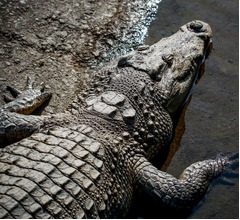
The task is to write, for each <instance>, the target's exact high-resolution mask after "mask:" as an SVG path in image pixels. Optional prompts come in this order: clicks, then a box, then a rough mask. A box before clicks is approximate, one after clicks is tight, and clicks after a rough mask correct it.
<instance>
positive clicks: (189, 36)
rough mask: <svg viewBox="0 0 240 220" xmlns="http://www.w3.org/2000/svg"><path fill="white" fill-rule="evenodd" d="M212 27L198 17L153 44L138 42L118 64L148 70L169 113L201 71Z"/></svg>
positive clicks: (180, 101)
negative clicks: (134, 48)
mask: <svg viewBox="0 0 240 220" xmlns="http://www.w3.org/2000/svg"><path fill="white" fill-rule="evenodd" d="M211 36H212V31H211V28H210V26H209V25H208V24H206V23H204V22H202V21H192V22H189V23H187V24H185V25H183V26H182V27H180V29H179V31H178V32H176V33H175V34H173V35H172V36H170V37H167V38H163V39H161V40H160V41H159V42H157V43H156V44H154V45H152V46H151V47H150V46H146V45H144V46H140V47H139V48H138V49H137V50H136V51H133V52H131V53H130V54H128V55H127V56H125V57H123V58H121V59H120V60H119V62H118V66H119V67H121V66H131V67H133V68H135V69H137V70H141V71H144V72H146V73H147V74H149V76H150V77H151V79H152V80H153V82H154V85H155V91H157V92H158V93H159V94H160V97H161V100H160V101H161V102H162V105H163V106H164V107H165V108H166V110H167V111H168V112H169V113H170V114H174V113H175V112H177V111H178V110H179V109H180V108H181V107H182V106H183V105H184V103H185V102H186V101H187V100H188V98H189V96H190V94H191V91H192V88H193V86H194V85H195V84H196V83H197V82H198V80H199V79H200V78H201V76H202V74H203V72H204V64H205V59H206V58H207V57H208V55H209V54H210V52H211V49H212V41H211Z"/></svg>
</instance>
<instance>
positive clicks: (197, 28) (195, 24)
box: [188, 21, 206, 32]
mask: <svg viewBox="0 0 240 220" xmlns="http://www.w3.org/2000/svg"><path fill="white" fill-rule="evenodd" d="M188 29H189V30H190V31H194V32H205V31H206V29H205V28H204V27H203V24H202V22H200V21H192V22H190V24H189V26H188Z"/></svg>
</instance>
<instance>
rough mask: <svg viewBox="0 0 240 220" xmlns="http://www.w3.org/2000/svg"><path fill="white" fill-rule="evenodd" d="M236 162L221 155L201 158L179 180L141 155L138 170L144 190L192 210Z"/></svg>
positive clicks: (166, 201)
mask: <svg viewBox="0 0 240 220" xmlns="http://www.w3.org/2000/svg"><path fill="white" fill-rule="evenodd" d="M233 163H234V162H233V161H231V158H230V159H229V158H227V157H221V156H219V157H217V158H216V159H213V160H204V161H200V162H197V163H194V164H192V165H191V166H189V167H188V168H186V169H185V170H184V171H183V173H182V174H181V176H180V178H179V179H177V178H175V177H173V176H172V175H170V174H168V173H166V172H163V171H160V170H158V169H157V168H156V167H154V166H153V165H152V164H150V163H149V162H148V161H147V160H146V159H145V158H141V159H138V160H137V163H136V166H135V171H136V178H137V183H138V185H139V186H140V187H141V189H143V190H144V191H146V192H147V193H148V194H150V195H151V196H153V197H154V198H156V199H158V201H159V202H161V203H163V204H165V205H167V206H169V207H173V208H176V209H182V210H189V209H192V208H193V207H194V206H195V205H196V204H197V203H198V202H199V201H200V199H201V198H202V197H203V196H204V194H205V193H206V191H207V189H208V186H209V185H210V184H211V182H212V181H213V179H215V178H216V177H218V176H219V175H220V174H221V173H222V172H223V171H224V170H226V169H227V168H228V167H229V166H230V165H231V164H233Z"/></svg>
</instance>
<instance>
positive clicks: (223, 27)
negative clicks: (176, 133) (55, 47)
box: [145, 0, 239, 218]
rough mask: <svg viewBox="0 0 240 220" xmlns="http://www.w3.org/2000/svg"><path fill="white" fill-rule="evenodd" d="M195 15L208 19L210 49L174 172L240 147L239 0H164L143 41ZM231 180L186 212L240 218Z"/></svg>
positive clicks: (236, 188)
mask: <svg viewBox="0 0 240 220" xmlns="http://www.w3.org/2000/svg"><path fill="white" fill-rule="evenodd" d="M195 19H198V20H202V21H205V22H207V23H209V24H210V25H211V27H212V29H213V43H214V50H213V52H212V54H211V55H210V58H209V59H208V60H207V62H206V72H205V75H204V77H203V78H202V80H201V81H200V83H198V85H197V88H196V89H195V92H194V95H193V99H192V102H191V104H190V107H189V108H188V111H187V114H186V132H185V134H184V137H183V140H182V145H181V147H180V149H179V151H178V152H177V153H176V154H175V157H174V159H173V160H172V163H171V165H170V166H169V168H168V172H169V173H171V174H173V175H175V176H178V175H179V174H180V173H181V172H182V171H183V170H184V169H185V168H186V167H187V166H189V165H190V164H191V163H193V162H196V161H198V160H203V159H207V158H211V157H215V155H216V154H217V153H218V152H223V153H232V152H236V151H239V148H238V146H239V109H238V108H239V96H238V95H239V84H238V83H239V75H238V73H239V55H238V52H239V2H238V0H229V1H219V0H201V1H200V0H191V1H189V0H188V1H187V0H162V2H160V4H159V11H158V14H157V17H156V20H155V21H154V22H153V23H152V24H151V26H150V29H149V36H148V37H147V39H146V41H145V43H146V44H150V45H151V44H153V43H155V42H156V41H158V40H159V39H160V38H162V37H166V36H169V35H171V34H172V33H173V32H176V31H177V29H178V28H179V27H180V26H181V25H183V24H185V23H187V22H189V21H191V20H195ZM231 180H232V181H233V182H234V185H233V186H229V185H226V184H222V183H221V181H220V179H218V180H216V181H215V182H214V184H213V185H212V187H211V189H210V190H209V192H208V193H207V195H206V197H205V198H204V200H203V201H202V202H201V204H200V205H199V206H198V207H196V209H195V210H194V211H193V213H192V214H190V215H188V218H239V184H238V183H239V182H238V181H239V180H238V178H234V179H231ZM162 211H163V210H159V212H162Z"/></svg>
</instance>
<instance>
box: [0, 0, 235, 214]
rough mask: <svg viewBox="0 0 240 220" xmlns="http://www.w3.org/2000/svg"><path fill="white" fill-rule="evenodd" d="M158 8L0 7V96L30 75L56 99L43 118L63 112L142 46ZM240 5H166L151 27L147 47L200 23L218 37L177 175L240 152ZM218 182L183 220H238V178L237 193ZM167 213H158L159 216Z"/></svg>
mask: <svg viewBox="0 0 240 220" xmlns="http://www.w3.org/2000/svg"><path fill="white" fill-rule="evenodd" d="M154 2H156V3H157V2H158V1H156V0H155V1H150V0H149V1H146V0H145V1H144V0H136V1H127V0H121V1H118V0H72V1H66V0H65V1H62V0H57V1H56V0H49V1H44V0H38V1H35V0H1V1H0V68H1V72H0V89H1V93H4V92H5V86H6V85H14V86H15V87H17V88H24V85H25V81H26V76H31V77H32V78H33V79H34V80H35V81H36V83H37V84H39V83H40V82H41V81H44V82H45V84H46V89H47V90H48V91H51V92H53V93H54V95H53V98H52V100H51V102H50V103H49V106H47V108H46V110H45V112H44V114H48V113H53V112H62V111H63V110H64V109H66V107H67V106H68V104H69V103H71V100H72V99H73V98H74V96H75V95H76V93H78V92H79V91H81V90H82V89H83V87H84V84H86V83H87V81H88V80H89V76H91V74H92V73H93V72H94V71H95V69H98V68H100V67H101V66H103V65H105V64H106V63H107V62H108V61H109V60H110V59H112V58H113V57H116V56H118V55H120V54H123V53H126V52H127V51H128V50H130V49H131V48H132V47H135V46H137V45H139V44H141V43H142V42H143V39H144V37H145V34H146V31H147V29H146V26H147V24H149V23H150V21H151V15H152V12H154V11H155V10H156V8H157V4H156V3H154ZM238 4H239V3H238V1H237V0H231V1H221V3H219V1H218V0H201V1H200V0H191V1H186V0H185V1H184V0H162V1H161V2H160V4H159V10H158V14H157V17H156V20H155V21H154V22H153V23H152V24H151V26H150V28H149V33H148V37H147V38H146V40H145V41H146V44H153V43H154V42H156V41H158V40H159V39H160V38H162V37H166V36H168V35H171V34H172V33H173V32H175V31H176V30H177V29H178V28H179V27H180V26H181V25H183V24H185V23H187V22H189V21H190V20H195V19H200V20H203V21H205V22H208V23H209V24H210V25H211V26H212V29H213V32H214V38H213V42H214V50H213V53H212V55H211V56H210V59H209V60H208V61H207V63H206V66H207V67H206V74H205V76H204V77H203V79H202V80H201V82H200V83H199V84H198V87H197V88H196V90H195V93H194V97H193V100H192V103H191V105H190V107H189V109H188V111H187V115H186V118H187V123H186V126H187V127H186V132H185V135H184V138H183V141H182V146H181V148H180V150H179V151H178V152H177V154H176V155H175V157H174V158H173V161H172V163H171V165H170V167H169V168H168V171H169V172H170V173H171V174H174V175H176V176H178V175H179V174H180V173H181V172H182V170H183V169H184V168H186V167H187V166H188V165H189V164H191V163H193V162H195V161H197V160H203V159H206V158H209V157H214V156H215V155H216V154H217V153H218V152H225V153H231V152H234V151H238V66H239V64H238V60H239V58H238V28H239V25H238V13H239V11H238V9H239V7H238ZM2 103H3V99H2V96H1V97H0V104H2ZM219 182H220V181H219V180H218V181H216V183H217V184H214V185H213V187H212V189H211V190H210V192H209V193H208V195H207V197H206V198H205V199H204V200H203V202H202V203H201V204H200V205H199V206H198V207H197V208H196V209H195V210H194V211H193V213H191V214H189V215H187V216H184V217H189V218H238V207H239V201H238V195H239V193H238V179H235V180H234V184H235V185H233V186H228V185H225V184H220V183H219ZM145 209H147V206H145ZM149 212H152V210H150V209H149ZM162 212H163V210H162V211H159V210H155V214H156V215H154V216H155V217H161V216H162V215H161V214H162ZM135 217H139V215H137V216H136V215H135ZM140 217H144V216H140ZM179 217H180V216H179Z"/></svg>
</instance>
